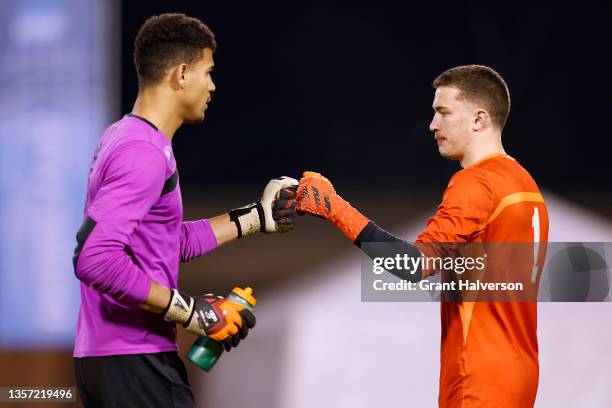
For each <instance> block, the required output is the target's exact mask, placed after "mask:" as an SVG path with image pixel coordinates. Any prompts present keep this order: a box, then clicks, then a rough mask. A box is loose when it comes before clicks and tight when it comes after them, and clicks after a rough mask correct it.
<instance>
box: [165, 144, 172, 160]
mask: <svg viewBox="0 0 612 408" xmlns="http://www.w3.org/2000/svg"><path fill="white" fill-rule="evenodd" d="M164 156H166V160H168V161H169V160H170V157H172V152H171V151H170V146H165V147H164Z"/></svg>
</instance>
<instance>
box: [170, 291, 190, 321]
mask: <svg viewBox="0 0 612 408" xmlns="http://www.w3.org/2000/svg"><path fill="white" fill-rule="evenodd" d="M194 309H195V300H194V298H193V297H192V296H189V295H188V294H186V293H183V292H180V291H178V290H177V289H172V292H171V295H170V302H169V303H168V306H166V310H165V311H164V319H166V320H170V321H172V322H177V323H181V324H184V323H185V322H188V321H189V320H190V319H191V317H192V316H193V311H194Z"/></svg>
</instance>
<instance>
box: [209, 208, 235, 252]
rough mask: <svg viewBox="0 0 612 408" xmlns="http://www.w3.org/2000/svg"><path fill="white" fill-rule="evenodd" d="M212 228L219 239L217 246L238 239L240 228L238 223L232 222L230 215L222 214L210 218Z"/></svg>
mask: <svg viewBox="0 0 612 408" xmlns="http://www.w3.org/2000/svg"><path fill="white" fill-rule="evenodd" d="M209 221H210V226H211V227H212V230H213V233H214V234H215V237H216V238H217V246H221V245H223V244H227V243H228V242H232V241H234V240H236V239H238V228H237V227H236V223H235V222H233V221H232V220H230V216H229V214H227V213H226V214H222V215H218V216H216V217H213V218H210V219H209Z"/></svg>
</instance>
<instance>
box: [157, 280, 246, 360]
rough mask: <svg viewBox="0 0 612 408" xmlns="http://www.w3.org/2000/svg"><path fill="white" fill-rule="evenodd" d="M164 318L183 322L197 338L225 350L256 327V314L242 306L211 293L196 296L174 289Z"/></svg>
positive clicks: (234, 345) (233, 345) (235, 344)
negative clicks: (211, 342) (209, 339)
mask: <svg viewBox="0 0 612 408" xmlns="http://www.w3.org/2000/svg"><path fill="white" fill-rule="evenodd" d="M164 318H165V319H166V320H169V321H173V322H176V323H181V324H182V325H183V327H185V329H187V331H189V332H191V333H194V334H197V335H198V336H208V337H210V338H212V339H215V340H217V341H219V342H220V343H222V344H223V346H224V347H225V350H226V351H229V350H230V349H231V348H232V347H236V346H237V345H238V343H240V340H241V339H244V338H245V337H246V336H247V334H248V333H249V329H252V328H253V327H255V315H253V313H252V312H251V311H250V310H249V309H247V308H246V307H244V306H243V305H239V304H238V303H234V302H231V301H229V300H226V299H225V298H223V297H220V296H215V295H212V294H208V295H202V296H197V297H193V296H190V295H187V294H185V293H183V292H180V291H178V290H176V289H172V292H171V296H170V303H168V306H167V307H166V310H165V312H164Z"/></svg>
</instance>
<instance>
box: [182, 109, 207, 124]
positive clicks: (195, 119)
mask: <svg viewBox="0 0 612 408" xmlns="http://www.w3.org/2000/svg"><path fill="white" fill-rule="evenodd" d="M205 116H206V115H205V114H204V112H202V115H201V116H200V117H193V118H188V119H185V123H186V124H188V125H197V124H199V123H202V122H204V117H205Z"/></svg>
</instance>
